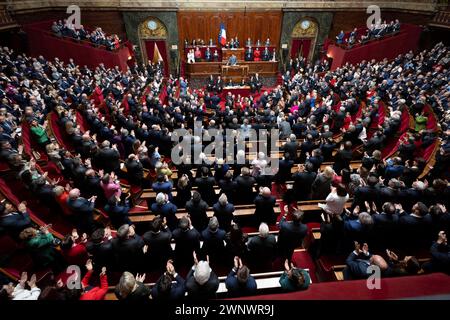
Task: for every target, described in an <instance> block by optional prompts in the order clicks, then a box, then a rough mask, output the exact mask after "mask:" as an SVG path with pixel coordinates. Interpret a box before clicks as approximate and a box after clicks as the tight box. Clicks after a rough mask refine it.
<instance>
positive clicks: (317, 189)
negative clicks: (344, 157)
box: [311, 174, 331, 200]
mask: <svg viewBox="0 0 450 320" xmlns="http://www.w3.org/2000/svg"><path fill="white" fill-rule="evenodd" d="M311 191H312V198H313V199H318V200H321V199H326V197H327V196H328V194H329V193H330V191H331V179H328V178H327V177H325V176H324V175H323V174H318V175H317V176H316V179H315V180H314V182H313V184H312V186H311Z"/></svg>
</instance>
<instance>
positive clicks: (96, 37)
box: [51, 19, 121, 51]
mask: <svg viewBox="0 0 450 320" xmlns="http://www.w3.org/2000/svg"><path fill="white" fill-rule="evenodd" d="M51 29H52V32H53V34H54V35H56V36H58V37H68V38H72V39H75V40H80V41H89V42H91V43H92V44H94V45H96V46H105V47H106V49H107V50H111V51H113V50H116V49H119V48H120V44H121V41H120V38H119V37H118V36H117V35H116V34H112V35H107V34H106V33H105V32H104V31H103V30H102V28H100V27H97V28H95V29H94V30H92V31H88V30H86V29H85V28H84V26H83V25H80V26H79V27H77V26H75V25H74V24H71V23H69V22H68V21H67V20H65V19H64V21H63V20H58V21H54V22H53V24H52V27H51Z"/></svg>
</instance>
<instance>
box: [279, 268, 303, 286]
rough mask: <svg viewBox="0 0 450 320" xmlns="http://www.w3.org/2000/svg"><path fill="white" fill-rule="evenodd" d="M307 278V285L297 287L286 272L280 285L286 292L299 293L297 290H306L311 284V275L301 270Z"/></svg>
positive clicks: (281, 278)
mask: <svg viewBox="0 0 450 320" xmlns="http://www.w3.org/2000/svg"><path fill="white" fill-rule="evenodd" d="M299 270H300V272H301V273H302V274H303V277H304V278H305V283H303V285H302V286H301V287H298V286H296V285H295V284H294V283H293V282H292V281H291V280H290V279H289V276H288V274H287V272H284V273H283V274H282V275H281V277H280V285H281V288H283V289H284V290H286V291H297V290H306V289H308V287H309V285H310V284H311V278H310V277H309V273H308V271H306V270H303V269H299Z"/></svg>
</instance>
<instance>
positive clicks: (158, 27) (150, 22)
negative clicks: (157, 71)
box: [138, 17, 169, 76]
mask: <svg viewBox="0 0 450 320" xmlns="http://www.w3.org/2000/svg"><path fill="white" fill-rule="evenodd" d="M138 35H139V41H140V47H141V57H142V59H143V61H144V62H145V63H146V64H147V63H148V61H149V60H150V61H153V62H155V61H157V60H158V59H157V58H158V53H157V51H159V53H160V57H161V58H162V60H163V62H164V75H166V76H167V75H168V74H169V57H168V55H167V52H168V49H167V41H166V40H167V28H166V26H165V25H164V24H163V23H162V22H161V21H160V20H159V19H157V18H154V17H149V18H147V19H146V20H145V21H144V22H142V23H141V24H140V25H139V30H138Z"/></svg>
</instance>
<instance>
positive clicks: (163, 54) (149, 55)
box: [145, 40, 169, 76]
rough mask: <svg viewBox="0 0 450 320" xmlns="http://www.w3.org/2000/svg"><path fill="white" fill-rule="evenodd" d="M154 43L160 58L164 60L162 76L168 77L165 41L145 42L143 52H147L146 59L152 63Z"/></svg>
mask: <svg viewBox="0 0 450 320" xmlns="http://www.w3.org/2000/svg"><path fill="white" fill-rule="evenodd" d="M155 43H156V45H157V47H158V50H159V53H161V57H162V58H163V59H164V75H165V76H168V75H169V57H168V55H167V50H166V40H145V50H147V58H148V60H150V61H153V51H154V49H155Z"/></svg>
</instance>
